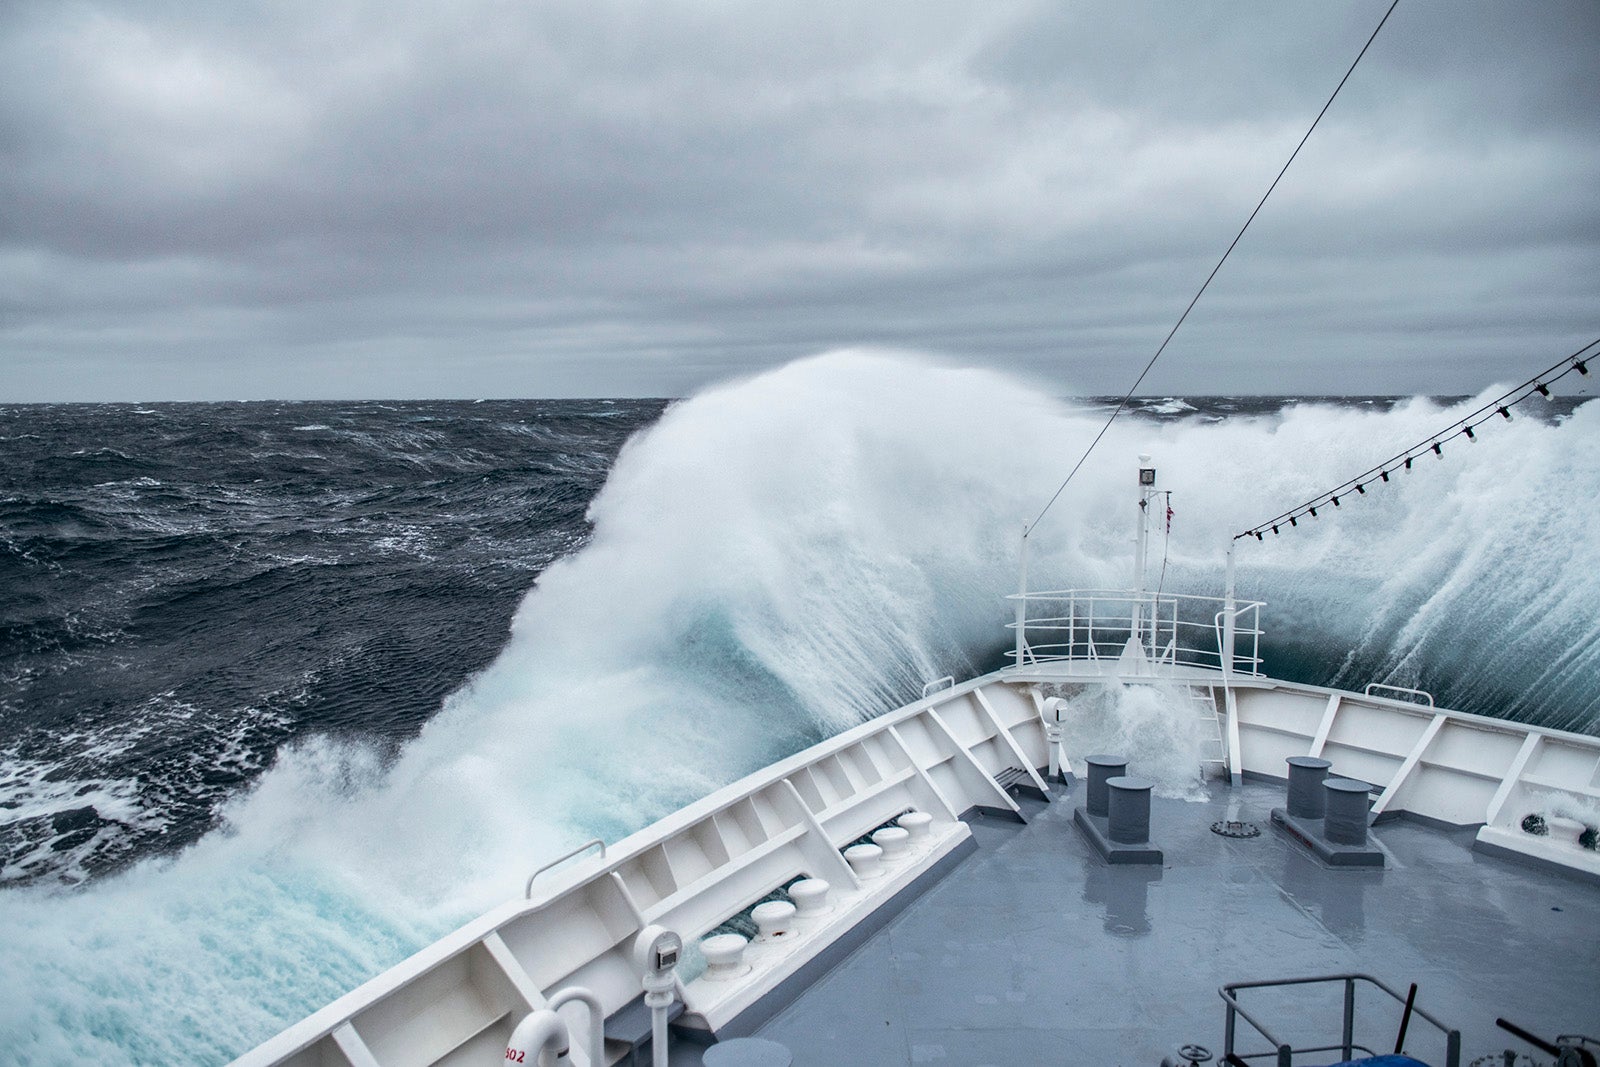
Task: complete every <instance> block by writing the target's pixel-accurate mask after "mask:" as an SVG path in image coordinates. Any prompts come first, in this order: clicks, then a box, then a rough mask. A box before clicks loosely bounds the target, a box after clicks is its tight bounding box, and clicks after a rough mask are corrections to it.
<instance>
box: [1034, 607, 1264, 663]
mask: <svg viewBox="0 0 1600 1067" xmlns="http://www.w3.org/2000/svg"><path fill="white" fill-rule="evenodd" d="M1007 599H1008V600H1011V601H1013V602H1020V603H1042V602H1045V601H1055V602H1058V603H1060V604H1061V608H1059V609H1058V611H1057V613H1051V614H1030V613H1029V612H1026V611H1019V612H1018V613H1017V614H1018V619H1019V621H1017V622H1010V623H1007V624H1006V628H1007V629H1008V630H1011V631H1013V632H1015V633H1017V634H1018V635H1019V638H1020V639H1018V640H1016V641H1015V642H1014V648H1015V649H1020V650H1021V652H1020V653H1019V652H1018V651H1013V652H1012V653H1011V655H1012V656H1013V657H1014V658H1016V659H1017V660H1018V665H1019V666H1020V665H1021V664H1022V663H1023V662H1027V663H1040V662H1044V661H1052V662H1060V661H1068V662H1072V661H1086V662H1098V661H1100V660H1102V659H1103V658H1105V657H1106V655H1107V653H1108V651H1109V654H1110V655H1111V657H1113V658H1115V657H1116V656H1117V655H1118V654H1120V652H1121V649H1122V647H1123V646H1124V645H1125V644H1126V643H1127V641H1128V639H1129V638H1130V637H1131V635H1133V634H1134V633H1135V632H1137V633H1138V635H1139V643H1140V645H1141V646H1142V647H1143V648H1144V649H1145V651H1146V653H1147V654H1148V655H1149V657H1150V659H1151V660H1152V661H1153V662H1155V663H1159V664H1162V665H1164V666H1169V667H1178V666H1185V667H1203V668H1206V669H1209V670H1222V671H1223V672H1224V673H1231V674H1239V675H1245V676H1251V677H1255V676H1259V675H1260V673H1261V663H1262V660H1261V657H1260V654H1259V653H1260V646H1261V643H1260V639H1261V637H1262V636H1263V635H1264V632H1265V631H1263V630H1262V629H1261V627H1260V609H1261V608H1262V607H1263V606H1264V604H1263V603H1262V602H1260V601H1252V600H1246V601H1241V600H1229V599H1227V598H1225V597H1211V596H1191V595H1189V594H1184V593H1154V592H1146V593H1140V592H1134V591H1132V590H1112V589H1059V590H1044V591H1029V592H1026V593H1013V594H1010V595H1009V596H1008V597H1007ZM1218 608H1220V609H1221V610H1217V609H1218ZM1063 609H1064V610H1063ZM1045 611H1046V612H1048V611H1049V609H1048V608H1046V609H1045ZM1186 614H1187V615H1191V616H1198V617H1197V618H1184V617H1183V616H1184V615H1186ZM1230 615H1231V617H1232V619H1233V620H1242V621H1243V624H1242V625H1239V624H1237V623H1236V624H1235V625H1233V626H1232V632H1233V637H1234V644H1233V655H1232V658H1231V660H1230V661H1229V662H1227V663H1224V662H1223V660H1224V658H1225V652H1224V649H1225V647H1226V643H1225V642H1224V640H1223V631H1222V622H1223V620H1224V619H1225V618H1228V617H1229V616H1230ZM1202 634H1203V635H1204V636H1203V637H1202V636H1200V635H1202ZM1052 635H1060V637H1062V638H1064V640H1061V639H1058V640H1054V641H1041V640H1038V638H1041V637H1048V636H1052ZM1102 645H1109V646H1110V648H1109V650H1108V649H1103V648H1102V647H1101V646H1102Z"/></svg>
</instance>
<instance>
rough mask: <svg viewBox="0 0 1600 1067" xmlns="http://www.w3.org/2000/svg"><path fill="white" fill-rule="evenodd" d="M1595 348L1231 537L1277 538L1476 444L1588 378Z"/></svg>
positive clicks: (1598, 341) (1594, 344) (1599, 344)
mask: <svg viewBox="0 0 1600 1067" xmlns="http://www.w3.org/2000/svg"><path fill="white" fill-rule="evenodd" d="M1596 348H1600V337H1597V338H1595V339H1594V340H1593V341H1590V342H1589V343H1588V344H1586V345H1584V346H1583V347H1582V348H1580V349H1578V350H1577V351H1576V352H1574V353H1572V355H1570V356H1567V357H1566V358H1564V359H1562V360H1559V361H1557V362H1556V363H1555V364H1554V365H1553V366H1550V367H1547V368H1545V369H1544V370H1542V371H1540V372H1539V373H1538V374H1535V375H1534V376H1533V377H1532V378H1529V379H1528V380H1527V381H1525V382H1523V383H1522V384H1521V385H1518V386H1516V387H1514V388H1512V389H1510V390H1508V391H1506V392H1505V393H1503V394H1501V395H1500V396H1499V397H1496V398H1495V399H1494V400H1491V401H1489V402H1488V403H1487V404H1484V405H1483V406H1482V407H1480V408H1478V409H1477V410H1475V411H1473V412H1472V413H1470V414H1468V415H1465V416H1463V417H1461V418H1459V419H1457V420H1456V421H1455V422H1453V423H1451V424H1450V425H1449V426H1446V427H1445V428H1444V429H1442V430H1440V431H1438V432H1437V433H1434V434H1432V435H1430V436H1428V437H1425V438H1423V439H1422V440H1421V441H1418V442H1417V443H1416V444H1414V445H1412V446H1411V447H1410V448H1408V449H1406V450H1405V451H1403V452H1397V453H1396V454H1394V455H1392V456H1390V457H1389V458H1388V459H1386V460H1384V461H1383V462H1382V463H1379V464H1377V465H1375V466H1373V467H1369V468H1368V469H1366V470H1364V471H1362V472H1361V473H1360V474H1358V475H1356V476H1355V477H1354V478H1350V479H1348V480H1346V481H1343V482H1340V483H1339V484H1338V485H1336V486H1334V487H1333V488H1332V489H1328V490H1325V491H1323V492H1321V493H1318V494H1317V495H1316V496H1314V497H1312V498H1311V499H1310V500H1307V501H1305V502H1303V503H1300V504H1297V505H1295V506H1294V507H1292V508H1290V509H1289V510H1288V511H1285V512H1283V513H1281V514H1278V515H1274V516H1273V517H1272V518H1270V519H1268V520H1267V521H1266V522H1262V523H1257V524H1256V525H1254V526H1252V527H1250V528H1249V529H1248V530H1245V531H1243V532H1242V533H1237V534H1234V535H1233V539H1234V540H1235V541H1237V540H1239V539H1240V538H1244V537H1254V538H1255V539H1256V540H1257V541H1260V540H1262V539H1263V535H1264V534H1265V533H1266V532H1267V531H1268V530H1271V531H1272V532H1273V533H1274V534H1277V533H1278V531H1279V528H1280V527H1281V526H1283V525H1285V524H1287V525H1289V526H1291V527H1294V526H1298V525H1299V524H1300V523H1299V519H1300V517H1301V516H1302V515H1304V516H1307V517H1309V518H1313V519H1314V518H1316V517H1317V508H1318V507H1320V506H1324V505H1327V504H1332V505H1333V506H1334V507H1339V497H1340V495H1341V494H1343V495H1344V496H1345V497H1346V499H1348V498H1349V494H1350V492H1351V491H1352V490H1354V491H1355V493H1356V495H1357V496H1365V495H1366V492H1367V486H1369V485H1381V484H1383V483H1384V482H1387V481H1388V480H1389V475H1390V474H1391V473H1393V472H1394V471H1397V470H1410V469H1411V462H1412V460H1414V459H1416V458H1417V457H1418V456H1425V455H1427V454H1428V453H1429V452H1432V453H1433V454H1434V455H1436V456H1441V457H1442V456H1443V455H1444V442H1445V441H1447V440H1449V439H1450V438H1452V437H1455V436H1457V435H1458V434H1459V435H1461V436H1463V437H1465V438H1466V439H1467V440H1468V441H1476V440H1477V439H1478V438H1477V435H1476V434H1475V433H1474V432H1473V431H1474V430H1475V429H1477V427H1479V426H1482V425H1483V424H1484V423H1486V422H1489V421H1490V420H1492V419H1493V418H1494V417H1495V416H1496V415H1499V416H1500V417H1501V418H1503V419H1507V420H1509V419H1510V418H1511V409H1512V408H1514V407H1516V406H1517V405H1518V404H1520V403H1522V402H1523V401H1524V400H1526V399H1528V398H1529V397H1530V396H1533V395H1534V394H1535V393H1537V394H1539V395H1540V396H1542V397H1548V396H1549V395H1550V386H1551V385H1552V384H1553V383H1555V382H1559V381H1560V380H1561V379H1563V378H1565V377H1566V376H1567V375H1569V374H1571V373H1572V372H1573V371H1577V372H1578V373H1579V374H1584V375H1586V374H1588V373H1589V363H1588V361H1589V360H1591V359H1594V358H1595V356H1596V355H1600V352H1594V351H1591V350H1592V349H1596Z"/></svg>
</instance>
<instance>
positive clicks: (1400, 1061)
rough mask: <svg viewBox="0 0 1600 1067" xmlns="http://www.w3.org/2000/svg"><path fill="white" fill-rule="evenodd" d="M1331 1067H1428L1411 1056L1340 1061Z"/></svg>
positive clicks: (1371, 1057)
mask: <svg viewBox="0 0 1600 1067" xmlns="http://www.w3.org/2000/svg"><path fill="white" fill-rule="evenodd" d="M1331 1067H1428V1065H1427V1064H1426V1063H1423V1062H1422V1061H1421V1060H1414V1059H1412V1058H1411V1057H1410V1056H1395V1055H1388V1056H1368V1057H1366V1058H1365V1059H1360V1060H1340V1061H1339V1062H1338V1063H1335V1064H1332V1065H1331Z"/></svg>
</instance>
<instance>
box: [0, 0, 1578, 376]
mask: <svg viewBox="0 0 1600 1067" xmlns="http://www.w3.org/2000/svg"><path fill="white" fill-rule="evenodd" d="M1386 6H1387V5H1386V4H1382V3H1377V4H1374V3H1358V4H1350V5H1310V4H1304V5H1300V4H1295V5H1285V4H1268V3H1259V4H1228V5H1222V4H1218V5H1211V6H1206V5H1193V4H1176V3H1172V4H1151V5H1121V4H1118V5H1097V6H1094V7H1087V6H1083V5H1059V4H1054V3H1037V4H1035V3H1005V4H983V5H977V4H974V5H964V6H961V5H928V4H925V3H888V4H877V5H859V4H842V3H841V4H832V5H828V4H824V5H816V4H807V5H788V4H784V5H752V6H750V7H747V8H735V7H731V6H728V5H720V4H718V5H712V4H693V3H685V4H674V3H666V4H651V5H638V4H593V3H583V4H557V3H552V4H535V5H524V4H512V3H500V2H483V3H463V4H456V5H450V6H449V7H448V8H442V7H439V6H438V5H430V4H422V3H410V4H408V3H385V4H381V5H380V4H349V5H326V4H312V3H274V4H265V3H263V4H258V5H248V4H241V5H192V4H178V3H171V4H158V3H147V4H136V5H128V4H111V3H104V4H96V3H78V4H73V5H43V4H40V5H32V4H15V5H6V6H5V7H4V8H0V68H3V69H4V70H5V71H6V72H7V74H6V77H5V92H4V93H0V204H3V205H4V206H3V207H0V371H3V375H0V399H6V400H33V399H161V398H174V399H183V398H245V397H305V396H480V395H483V396H488V395H493V396H508V395H509V396H525V395H545V396H559V395H620V394H635V395H678V394H681V393H683V392H685V391H688V390H690V389H692V388H694V387H696V386H697V385H700V384H702V383H703V382H705V381H707V380H710V379H713V378H718V377H722V376H725V375H727V374H730V373H738V372H742V371H747V370H753V369H757V368H760V367H763V366H768V365H771V364H773V363H775V362H779V361H782V360H785V359H789V358H792V357H795V356H798V355H801V354H805V353H809V352H813V351H816V350H818V349H821V348H826V347H831V346H836V345H846V344H860V343H868V344H889V345H896V346H902V347H910V348H919V349H928V350H934V351H939V352H942V353H944V354H946V355H947V356H949V357H952V358H955V359H957V360H961V361H964V362H969V363H974V364H983V365H993V366H999V367H1004V368H1009V369H1013V370H1017V371H1020V372H1022V373H1025V374H1028V375H1030V376H1032V377H1034V378H1036V379H1038V380H1041V381H1043V382H1045V383H1047V384H1049V385H1051V386H1053V387H1056V388H1058V389H1060V390H1062V391H1068V392H1111V391H1120V390H1121V389H1122V388H1125V387H1126V385H1127V383H1128V382H1129V381H1130V380H1131V378H1132V376H1133V374H1134V373H1136V371H1137V368H1138V367H1139V366H1141V365H1142V364H1143V362H1144V360H1145V359H1147V358H1148V357H1149V355H1150V353H1152V352H1153V351H1154V349H1155V346H1156V345H1157V344H1159V342H1160V340H1161V338H1162V337H1163V336H1164V335H1165V333H1166V331H1167V330H1168V329H1169V328H1170V327H1171V325H1172V323H1173V321H1175V319H1176V317H1177V314H1178V312H1179V311H1181V310H1182V308H1183V306H1184V304H1186V303H1187V301H1188V299H1189V297H1190V296H1192V295H1193V292H1194V290H1195V288H1196V287H1197V286H1198V285H1199V283H1200V281H1201V280H1202V279H1203V278H1204V277H1205V275H1206V273H1207V272H1208V271H1209V270H1210V268H1211V266H1212V264H1213V263H1214V262H1215V260H1216V257H1217V256H1218V255H1220V254H1221V251H1222V249H1223V248H1225V247H1226V245H1227V242H1228V241H1229V240H1230V239H1231V238H1232V236H1233V234H1234V232H1235V231H1236V230H1237V228H1238V226H1239V225H1240V224H1241V223H1242V221H1243V220H1244V218H1245V217H1246V215H1248V213H1249V211H1250V209H1251V208H1252V207H1253V206H1254V204H1255V201H1256V199H1257V198H1258V197H1259V196H1260V195H1261V193H1262V192H1263V191H1264V190H1265V188H1266V185H1267V183H1268V182H1270V180H1271V178H1272V176H1273V174H1275V173H1276V171H1277V168H1278V167H1279V166H1280V165H1281V164H1282V161H1283V160H1284V159H1285V158H1286V157H1287V155H1288V153H1289V151H1290V150H1291V149H1292V148H1293V146H1294V144H1295V142H1296V141H1297V140H1298V139H1299V137H1300V135H1301V134H1302V133H1303V132H1304V130H1305V127H1306V126H1307V125H1308V124H1309V122H1310V120H1311V118H1312V116H1314V115H1315V114H1316V111H1317V109H1318V108H1320V107H1321V105H1322V102H1323V101H1324V100H1325V99H1326V97H1327V94H1328V93H1329V92H1330V91H1331V90H1332V87H1333V85H1334V84H1335V83H1336V82H1337V81H1338V79H1339V77H1340V76H1341V75H1342V74H1343V73H1344V70H1345V68H1346V67H1347V66H1348V64H1349V62H1350V60H1351V59H1352V58H1353V57H1354V55H1355V53H1356V51H1357V50H1358V49H1359V48H1360V46H1361V43H1362V42H1363V41H1365V39H1366V36H1367V34H1369V33H1370V32H1371V29H1372V27H1373V26H1374V25H1376V23H1377V21H1378V18H1379V17H1380V16H1381V14H1382V12H1383V10H1384V8H1385V7H1386ZM1597 41H1600V5H1596V4H1594V3H1593V2H1589V0H1572V2H1569V3H1565V4H1558V3H1550V4H1539V5H1526V6H1515V7H1513V6H1511V5H1504V4H1487V3H1485V4H1457V3H1449V4H1446V3H1438V2H1435V3H1425V2H1418V0H1403V2H1402V4H1401V5H1400V7H1399V9H1398V10H1397V11H1396V13H1395V15H1394V17H1393V18H1392V19H1391V20H1390V24H1389V25H1388V26H1387V27H1386V28H1385V30H1384V32H1383V34H1382V35H1381V36H1380V37H1379V39H1378V41H1377V42H1376V43H1375V44H1374V46H1373V48H1372V51H1371V52H1370V53H1369V55H1368V56H1367V58H1366V59H1365V60H1363V63H1362V65H1361V67H1360V68H1359V69H1358V70H1357V72H1356V74H1355V76H1354V77H1353V78H1352V80H1351V83H1350V85H1349V86H1348V87H1347V88H1346V89H1345V91H1344V93H1343V94H1342V95H1341V96H1340V98H1339V100H1338V101H1337V102H1336V104H1335V105H1334V108H1333V110H1332V111H1330V113H1329V115H1328V118H1327V119H1325V120H1324V123H1323V125H1322V126H1321V127H1319V129H1318V131H1317V134H1316V136H1315V137H1314V138H1313V139H1312V141H1311V143H1310V144H1309V145H1308V146H1307V148H1306V149H1305V151H1304V153H1303V154H1302V155H1301V157H1300V159H1299V160H1298V161H1297V162H1296V164H1295V166H1294V168H1293V169H1292V170H1291V171H1290V173H1289V176H1288V177H1287V178H1286V179H1285V181H1284V184H1283V185H1282V186H1281V187H1280V188H1279V190H1278V192H1277V193H1275V194H1274V197H1273V199H1272V200H1271V201H1270V202H1269V204H1268V206H1267V209H1266V210H1265V211H1264V212H1263V213H1262V216H1261V218H1260V219H1258V221H1257V222H1256V224H1255V225H1254V227H1253V228H1252V229H1251V231H1250V233H1249V234H1248V235H1247V236H1246V238H1245V240H1244V242H1243V243H1241V245H1240V248H1239V251H1238V252H1236V253H1235V255H1234V258H1232V259H1231V260H1230V261H1229V263H1228V265H1227V267H1226V268H1225V269H1224V271H1223V273H1222V274H1221V275H1219V277H1218V280H1217V282H1216V283H1215V284H1214V286H1213V288H1212V290H1211V292H1210V293H1208V295H1207V298H1206V300H1205V301H1204V302H1203V303H1202V304H1201V306H1200V308H1199V309H1198V310H1197V311H1196V313H1195V315H1194V316H1193V317H1192V318H1191V320H1190V322H1189V323H1188V324H1187V325H1186V326H1185V327H1184V332H1183V333H1181V334H1180V335H1179V338H1178V340H1177V341H1175V342H1174V345H1173V347H1172V348H1171V349H1169V350H1168V354H1167V355H1166V356H1165V357H1164V359H1163V363H1162V364H1161V365H1160V367H1159V368H1158V370H1157V372H1156V373H1155V374H1154V375H1153V376H1152V378H1151V379H1150V380H1149V381H1148V382H1147V388H1148V389H1150V390H1153V391H1158V392H1160V391H1169V392H1191V393H1192V392H1212V393H1215V392H1236V391H1253V392H1262V391H1266V392H1356V393H1360V392H1394V391H1425V392H1459V391H1468V390H1473V389H1477V388H1479V387H1480V386H1482V385H1483V384H1485V383H1486V382H1488V381H1491V380H1496V379H1505V378H1511V377H1521V376H1522V375H1523V374H1524V373H1526V372H1529V371H1531V370H1533V369H1537V368H1538V367H1540V366H1543V365H1545V364H1548V363H1549V362H1552V361H1553V360H1554V359H1556V358H1558V357H1559V356H1561V355H1564V354H1565V353H1566V352H1567V351H1569V350H1570V349H1572V348H1576V347H1577V346H1578V345H1579V344H1582V343H1583V342H1585V341H1587V340H1589V339H1590V337H1591V336H1594V335H1595V333H1596V331H1595V329H1594V327H1595V324H1596V321H1597V316H1596V306H1595V294H1596V293H1597V292H1600V207H1597V205H1596V198H1595V196H1594V189H1595V188H1596V186H1595V177H1594V176H1595V174H1596V173H1597V172H1600V168H1597V164H1600V77H1597V74H1600V61H1597V60H1596V59H1595V58H1594V57H1595V55H1596V52H1595V47H1594V46H1595V43H1596V42H1597Z"/></svg>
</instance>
